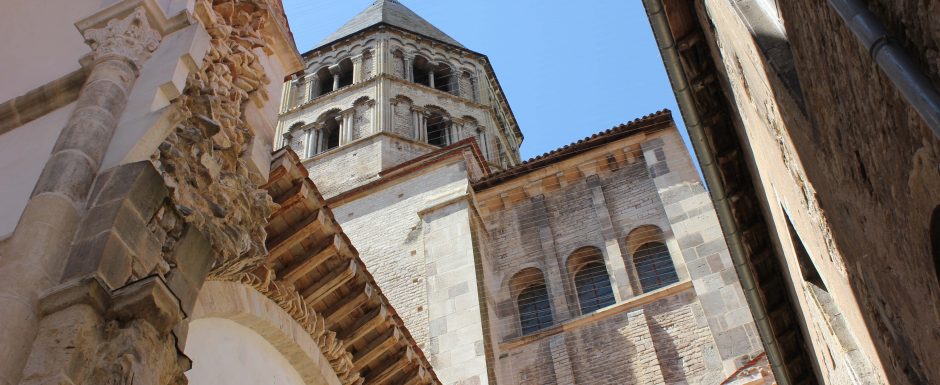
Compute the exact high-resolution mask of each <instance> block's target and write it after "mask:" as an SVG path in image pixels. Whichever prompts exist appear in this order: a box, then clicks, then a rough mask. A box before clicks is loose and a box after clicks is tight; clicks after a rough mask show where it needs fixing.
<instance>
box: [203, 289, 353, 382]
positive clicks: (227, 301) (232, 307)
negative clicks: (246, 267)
mask: <svg viewBox="0 0 940 385" xmlns="http://www.w3.org/2000/svg"><path fill="white" fill-rule="evenodd" d="M227 322H232V323H235V324H237V325H239V326H241V328H239V327H237V326H232V325H228V324H227ZM201 324H205V325H201ZM226 338H235V339H242V340H243V341H242V342H243V343H242V344H239V345H231V346H218V345H214V344H215V343H216V342H218V341H219V340H220V339H221V340H225V339H226ZM209 343H211V344H213V345H214V346H205V344H209ZM248 346H251V347H255V348H256V349H242V348H244V347H248ZM251 350H257V351H255V352H254V353H258V352H264V353H265V354H256V355H255V356H254V357H251V356H249V357H247V358H258V359H264V360H265V361H267V362H258V361H257V360H245V359H244V358H246V357H245V353H248V354H251V353H252V352H251ZM185 353H186V355H187V356H189V357H190V358H191V359H192V360H193V368H192V370H190V372H188V373H187V377H189V379H190V384H192V385H208V384H210V383H213V382H200V381H195V380H197V379H199V380H204V379H209V378H218V377H217V376H221V375H226V373H221V371H234V372H231V373H228V374H227V377H226V378H238V377H239V376H246V378H249V379H250V378H251V376H252V375H253V373H251V372H250V371H248V372H246V373H241V370H240V369H239V368H252V367H254V368H255V369H258V368H267V370H270V371H271V372H272V373H284V374H285V375H282V376H281V377H282V378H285V379H288V380H290V375H289V374H290V371H296V373H297V375H298V377H299V378H300V379H301V380H302V382H301V383H302V384H307V385H340V384H342V382H341V381H340V379H339V378H338V377H337V376H336V372H335V371H334V370H333V368H332V367H331V366H330V362H329V360H328V359H327V358H326V356H324V355H323V353H322V352H321V350H320V345H319V344H318V343H317V341H316V340H315V339H314V338H313V337H312V336H311V335H310V333H308V332H307V331H306V330H304V328H303V327H302V326H301V325H300V324H299V323H297V322H296V321H295V320H294V318H293V317H291V315H290V314H288V313H287V312H286V311H284V309H282V308H281V306H279V305H278V304H277V303H275V302H274V301H272V300H271V299H270V298H268V297H266V296H265V295H264V294H261V293H259V292H258V291H257V290H255V289H254V288H253V287H251V286H248V285H245V284H242V283H237V282H222V281H209V282H206V283H205V285H203V287H202V290H200V292H199V297H198V299H197V300H196V304H195V307H194V309H193V314H192V316H191V317H190V324H189V330H188V333H187V342H186V348H185ZM200 359H202V360H207V361H209V362H205V363H204V364H200ZM214 363H219V364H222V363H226V364H237V365H227V366H226V367H218V366H216V365H213V364H214ZM284 363H287V364H288V365H289V368H285V367H284V366H285V365H284ZM241 383H244V384H249V383H251V382H250V381H249V382H241ZM258 383H261V382H258ZM288 383H291V384H293V383H294V382H291V381H288Z"/></svg>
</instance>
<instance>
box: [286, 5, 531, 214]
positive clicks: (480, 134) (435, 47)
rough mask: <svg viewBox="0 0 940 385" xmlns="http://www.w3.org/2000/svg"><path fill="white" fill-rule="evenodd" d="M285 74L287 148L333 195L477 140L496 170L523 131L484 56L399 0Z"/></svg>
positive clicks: (350, 25) (510, 161) (513, 152)
mask: <svg viewBox="0 0 940 385" xmlns="http://www.w3.org/2000/svg"><path fill="white" fill-rule="evenodd" d="M303 57H304V60H305V69H304V71H302V72H298V73H296V74H293V75H292V76H290V77H289V78H288V79H286V81H285V85H284V94H283V95H282V96H283V97H282V100H283V102H282V105H281V119H280V125H279V133H280V134H281V138H282V142H281V143H280V145H289V146H291V147H292V148H293V149H294V151H295V152H297V153H298V154H301V156H302V157H303V158H304V159H305V164H306V165H307V167H308V169H309V170H310V174H311V177H313V179H314V180H315V181H316V182H317V185H318V186H319V188H320V190H321V192H322V193H323V195H324V196H326V197H331V196H335V195H337V194H339V193H342V192H344V191H348V190H350V189H352V188H354V187H357V186H361V185H363V184H365V183H368V182H370V181H373V180H375V179H376V178H378V176H379V173H380V172H382V171H383V170H387V169H388V168H390V167H394V166H396V165H399V164H401V163H403V162H406V161H408V160H411V159H414V158H416V157H418V156H421V155H424V154H427V153H429V152H432V151H434V150H436V149H438V148H442V147H446V146H449V145H451V144H454V143H457V142H459V141H462V140H466V139H468V138H474V139H476V142H477V145H478V147H479V150H480V152H481V153H482V156H483V158H485V159H486V162H487V163H489V165H490V167H491V168H492V169H494V170H500V169H505V168H508V167H511V166H513V165H515V164H518V163H519V145H520V144H521V142H522V139H523V137H522V133H521V131H520V130H519V126H518V124H517V123H516V120H515V117H514V116H513V114H512V110H511V109H510V108H509V104H508V102H507V101H506V98H505V96H504V95H503V92H502V89H501V88H500V86H499V82H498V81H497V79H496V76H495V74H494V72H493V68H492V67H491V66H490V63H489V60H488V59H487V57H486V56H485V55H482V54H480V53H477V52H474V51H471V50H469V49H467V48H466V47H464V46H463V45H461V44H460V43H459V42H457V41H456V40H454V39H453V38H451V37H450V36H448V35H447V34H445V33H444V32H442V31H441V30H439V29H437V28H436V27H434V26H433V25H431V24H430V23H428V22H427V21H426V20H424V19H422V18H421V17H420V16H418V15H416V14H415V13H414V12H412V11H411V10H410V9H408V8H407V7H405V6H404V5H402V4H401V3H399V2H398V1H395V0H377V1H376V2H375V3H373V4H372V5H370V6H369V7H368V8H366V9H365V10H364V11H362V12H361V13H359V14H358V15H356V16H355V17H353V18H352V19H351V20H349V22H347V23H346V24H345V25H343V26H342V27H340V29H339V30H337V31H336V32H334V33H333V34H331V35H330V36H328V37H326V38H325V39H323V41H322V42H320V43H319V44H318V45H317V47H316V48H314V49H312V50H310V51H308V52H307V53H305V54H304V55H303Z"/></svg>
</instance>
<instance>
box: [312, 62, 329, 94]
mask: <svg viewBox="0 0 940 385" xmlns="http://www.w3.org/2000/svg"><path fill="white" fill-rule="evenodd" d="M315 76H316V77H317V89H316V90H314V92H315V94H314V97H317V96H320V95H325V94H328V93H330V92H333V74H331V73H330V69H329V68H327V67H323V68H320V69H319V70H317V72H316V74H315Z"/></svg>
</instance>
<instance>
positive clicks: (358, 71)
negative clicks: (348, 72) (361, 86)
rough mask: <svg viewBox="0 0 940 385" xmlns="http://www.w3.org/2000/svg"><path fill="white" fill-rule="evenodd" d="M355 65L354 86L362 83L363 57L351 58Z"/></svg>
mask: <svg viewBox="0 0 940 385" xmlns="http://www.w3.org/2000/svg"><path fill="white" fill-rule="evenodd" d="M350 60H351V61H352V63H353V79H352V82H353V84H356V83H359V82H361V81H362V55H356V56H353V57H352V58H350Z"/></svg>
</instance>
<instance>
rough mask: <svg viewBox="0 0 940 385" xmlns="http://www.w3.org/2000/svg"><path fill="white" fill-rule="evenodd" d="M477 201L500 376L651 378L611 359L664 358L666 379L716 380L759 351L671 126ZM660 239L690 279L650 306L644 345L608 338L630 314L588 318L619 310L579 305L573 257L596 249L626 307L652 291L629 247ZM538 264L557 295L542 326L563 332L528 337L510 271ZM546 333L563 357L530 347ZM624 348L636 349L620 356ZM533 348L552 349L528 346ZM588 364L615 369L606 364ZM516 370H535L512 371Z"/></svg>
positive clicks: (707, 208) (714, 225) (716, 231)
mask: <svg viewBox="0 0 940 385" xmlns="http://www.w3.org/2000/svg"><path fill="white" fill-rule="evenodd" d="M477 200H478V202H480V205H481V206H482V207H483V209H482V219H483V223H484V226H485V229H486V234H487V236H486V237H485V240H486V242H485V246H484V247H483V248H482V249H483V250H484V251H485V252H486V253H487V255H486V256H485V257H484V258H483V260H484V263H483V265H482V266H483V268H484V276H485V277H486V279H485V287H486V290H487V300H488V301H491V302H489V303H490V304H491V305H490V306H495V309H492V310H491V315H490V316H491V317H495V318H491V319H490V320H489V322H490V325H491V335H492V337H491V338H495V339H496V341H497V342H496V345H497V352H496V353H495V354H496V355H497V356H498V357H500V358H499V363H498V367H499V368H500V369H499V370H500V371H501V373H500V374H499V375H498V377H499V378H500V379H501V380H504V381H505V380H507V379H509V378H513V379H512V380H511V382H509V383H516V381H522V382H521V383H524V382H525V381H527V380H525V379H524V378H530V377H531V376H536V375H545V376H546V377H545V378H546V379H548V378H555V380H556V381H557V382H558V383H565V380H564V378H563V377H564V376H568V377H571V378H573V379H572V380H571V381H573V382H570V383H593V382H591V380H590V379H589V378H591V376H598V379H596V381H600V383H616V381H617V380H615V379H625V378H627V379H629V378H637V379H638V380H637V381H638V382H639V383H649V381H653V380H649V379H648V378H649V375H650V374H648V373H645V372H643V371H642V370H640V369H629V367H630V365H633V364H624V365H621V366H623V367H624V368H617V364H615V363H614V361H616V362H623V363H630V362H633V361H631V360H638V361H637V362H646V361H649V360H651V361H649V362H650V363H651V365H659V366H657V368H660V367H661V369H657V373H659V374H658V376H659V377H660V378H664V380H659V381H666V383H675V382H681V381H689V382H690V383H698V382H701V381H704V382H705V383H710V382H709V381H712V382H720V381H721V380H723V379H724V377H722V376H723V375H724V376H726V375H729V374H730V373H732V372H734V370H735V369H736V368H737V367H739V366H740V365H742V364H743V363H744V362H746V361H748V360H750V359H751V358H753V357H754V356H756V355H757V354H759V353H760V352H761V350H762V347H761V344H760V340H759V337H758V335H757V331H756V328H755V326H754V323H753V321H752V319H751V316H750V312H749V310H748V308H747V305H746V302H745V300H744V295H743V291H742V289H741V286H740V284H739V283H738V281H737V275H736V274H735V271H734V269H733V267H732V263H731V260H730V255H729V253H728V250H727V247H726V245H725V243H724V239H723V234H722V232H721V228H720V226H719V225H718V221H717V217H716V216H715V213H714V210H713V208H712V206H711V202H710V200H709V198H708V195H707V193H706V192H705V190H704V188H703V186H702V184H701V182H700V181H699V179H698V175H697V173H696V171H695V169H694V168H693V166H692V163H691V159H690V157H689V155H688V154H687V153H686V152H685V150H684V148H683V145H682V142H681V139H680V138H679V136H678V133H677V131H676V130H675V129H674V128H673V129H666V130H661V131H656V132H654V133H648V134H644V135H637V136H635V137H633V138H627V139H621V140H620V141H619V142H616V143H612V144H608V145H606V146H603V147H601V148H597V149H593V150H591V151H589V152H587V153H586V154H584V155H579V156H577V157H575V158H573V159H567V160H559V161H557V163H555V164H548V165H546V166H545V167H544V170H536V171H531V172H529V175H524V176H522V177H519V178H517V179H516V180H513V179H510V180H508V181H504V182H502V185H497V186H494V187H490V188H487V189H485V190H483V191H481V192H478V194H477ZM653 241H656V242H661V243H663V244H664V245H665V249H667V250H668V253H669V254H670V256H671V257H672V263H673V266H674V267H675V269H676V276H677V277H678V279H679V281H678V282H686V283H685V284H688V282H690V281H691V285H692V287H693V289H692V290H689V291H688V292H685V293H684V294H682V295H680V296H668V297H667V298H665V299H663V300H661V301H658V302H656V305H651V306H648V307H647V306H644V307H643V309H642V311H643V312H644V313H643V314H644V315H643V317H642V319H644V320H646V321H644V325H647V326H644V327H645V328H646V329H644V330H647V332H646V333H648V334H649V337H648V338H649V344H648V346H647V345H643V344H639V343H638V345H636V346H633V345H631V346H629V347H625V346H618V345H617V344H616V343H613V344H612V343H611V342H610V340H609V338H611V337H615V336H617V335H622V334H623V333H624V330H627V329H624V328H633V327H634V326H635V325H636V324H635V322H634V320H633V319H628V318H627V317H626V316H623V317H621V316H622V315H623V314H626V313H625V312H624V313H623V314H619V315H617V316H611V317H608V318H604V320H603V321H596V322H595V321H585V319H591V320H593V319H594V318H596V317H599V315H603V314H607V312H611V311H613V310H611V309H609V308H608V309H601V310H598V311H595V312H593V313H591V314H582V312H581V311H580V306H579V304H578V298H577V294H575V292H574V291H575V288H574V283H573V277H572V274H573V272H571V271H568V268H569V265H568V262H567V261H568V258H569V256H570V255H572V253H573V252H574V251H576V250H582V248H583V247H593V248H595V249H596V250H598V251H599V252H600V253H601V254H603V258H604V262H605V265H606V268H607V271H606V273H607V274H608V276H609V279H610V280H611V285H612V288H613V290H614V292H615V295H616V303H617V304H618V305H615V308H616V307H619V306H628V303H629V302H630V301H632V300H633V299H634V298H645V297H638V296H646V295H649V294H644V293H645V292H646V291H648V290H644V289H643V288H642V287H641V285H640V284H639V282H638V276H637V269H636V267H635V264H634V260H633V256H634V255H635V253H636V252H637V250H638V248H639V247H640V246H642V245H643V244H645V243H648V242H653ZM533 268H534V269H537V270H538V271H540V272H541V275H542V277H543V279H544V282H545V284H546V286H547V292H548V295H549V298H550V302H551V309H552V313H553V325H554V326H552V327H550V328H548V329H547V330H555V329H557V328H563V329H564V330H565V332H564V333H565V336H564V338H561V337H558V336H549V335H546V334H545V333H555V332H535V333H533V334H531V335H526V336H523V335H521V327H520V318H519V313H518V310H517V308H516V307H517V303H516V295H518V293H517V292H514V290H518V289H513V286H512V285H514V283H513V282H514V281H513V279H514V277H515V276H516V274H518V273H519V272H520V271H523V270H525V271H531V269H533ZM678 285H682V283H678ZM634 307H635V306H634ZM635 310H636V309H635ZM618 317H620V318H618ZM637 319H639V318H637ZM569 325H578V326H569ZM581 325H585V326H581ZM569 329H571V330H579V332H577V333H575V332H573V331H569ZM649 330H651V331H649ZM572 333H574V334H572ZM637 338H639V337H637ZM551 343H554V344H555V345H556V346H565V347H566V355H564V356H559V355H558V352H557V349H556V350H554V351H553V350H551V349H548V348H544V347H543V348H530V347H526V346H527V345H528V344H538V345H539V346H541V345H543V344H551ZM507 347H508V348H507ZM647 347H648V349H646V348H647ZM523 352H525V353H523ZM621 352H632V353H624V354H627V355H628V356H624V357H619V356H618V354H622V353H621ZM535 354H542V355H546V356H545V357H532V356H531V355H535ZM650 354H651V355H650ZM657 354H658V355H659V356H657ZM507 355H508V356H507ZM550 355H553V356H559V357H556V358H557V359H551V358H550V357H549V356H550ZM643 355H649V356H646V357H652V358H650V359H648V358H643V357H645V356H643ZM677 356H680V359H676V358H675V357H677ZM608 357H614V358H611V359H612V360H613V361H611V362H610V364H609V365H607V364H604V365H601V364H597V362H599V360H601V361H602V360H606V359H608ZM656 357H659V358H656ZM559 360H561V361H570V362H571V369H570V373H571V374H570V375H567V374H566V375H560V374H559V373H567V372H568V371H566V370H562V369H559V368H557V366H558V365H557V363H558V362H559ZM544 362H555V366H556V368H555V369H554V370H555V371H553V372H552V374H551V376H552V377H549V376H548V375H547V374H546V373H548V372H547V371H546V370H547V369H544V368H540V367H536V366H538V365H544ZM604 362H606V361H604ZM589 363H591V364H589ZM591 365H597V366H598V367H604V368H606V369H607V370H610V372H604V373H606V374H602V372H603V371H602V370H601V369H592V368H593V366H591ZM644 365H645V364H636V367H637V368H640V367H645V366H644ZM521 368H525V369H524V372H526V373H528V374H526V375H525V376H523V377H512V376H511V375H510V374H509V373H513V372H515V371H518V370H521ZM558 370H562V371H561V372H559V371H558ZM618 370H620V372H618ZM604 376H608V377H604ZM605 378H606V379H605ZM605 381H607V382H605ZM627 382H630V381H629V380H627Z"/></svg>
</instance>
